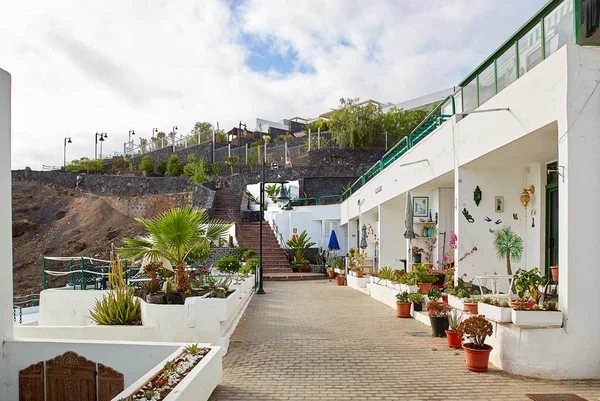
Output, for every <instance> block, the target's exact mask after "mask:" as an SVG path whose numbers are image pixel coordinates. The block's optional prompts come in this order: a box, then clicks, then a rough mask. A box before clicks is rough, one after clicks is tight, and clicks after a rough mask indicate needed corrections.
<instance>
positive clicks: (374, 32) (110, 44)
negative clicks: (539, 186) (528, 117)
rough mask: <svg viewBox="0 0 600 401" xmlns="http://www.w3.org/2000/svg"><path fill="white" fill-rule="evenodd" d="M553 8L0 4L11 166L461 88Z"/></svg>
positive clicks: (74, 0) (282, 1)
mask: <svg viewBox="0 0 600 401" xmlns="http://www.w3.org/2000/svg"><path fill="white" fill-rule="evenodd" d="M545 3H546V0H503V1H498V0H452V1H444V0H420V1H414V0H374V1H365V0H328V1H322V0H321V1H319V0H302V1H297V0H296V1H291V0H289V1H288V0H176V1H175V0H170V1H169V0H146V1H131V0H103V1H92V0H90V1H81V0H54V1H49V0H28V1H14V0H0V38H2V39H1V40H0V68H2V69H4V70H6V71H8V72H10V73H11V75H12V166H13V168H24V167H25V166H30V167H31V168H32V169H34V170H39V169H41V168H42V165H54V166H58V165H62V163H63V150H64V138H66V137H70V138H71V139H72V143H71V144H68V146H67V160H68V161H69V160H72V159H75V158H80V157H84V156H85V157H90V158H93V157H94V144H95V141H94V139H95V133H96V132H106V133H107V134H108V138H107V140H106V141H105V142H104V147H103V153H104V154H112V153H113V152H122V151H123V143H124V142H126V141H127V140H128V132H129V130H135V132H136V136H135V140H136V143H138V141H139V138H140V137H145V138H149V137H150V136H151V134H152V129H153V128H155V127H156V128H158V129H159V130H160V131H165V132H169V131H171V129H172V127H173V126H177V127H178V133H179V134H188V133H189V132H190V130H191V129H192V128H193V126H194V124H195V122H196V121H208V122H211V123H212V124H214V125H215V126H216V124H217V123H219V126H220V128H223V129H226V130H229V129H231V128H232V127H233V126H237V125H238V123H239V122H240V121H241V122H243V123H246V124H247V125H248V128H252V129H253V128H255V126H256V118H263V119H268V120H274V121H279V120H282V119H284V118H291V117H296V116H300V117H305V118H311V117H315V116H317V115H319V114H321V113H324V112H326V111H328V110H331V109H333V108H335V107H336V106H337V105H338V104H339V99H340V98H342V97H353V98H354V97H359V98H361V99H363V100H366V99H375V100H378V101H382V102H392V103H398V102H401V101H405V100H409V99H411V98H415V97H419V96H422V95H425V94H428V93H431V92H435V91H439V90H442V89H446V88H449V87H452V86H456V85H457V84H458V83H459V82H460V81H461V80H462V79H463V78H464V77H465V76H466V75H468V73H469V72H471V71H472V70H473V69H474V68H475V67H477V65H479V64H480V63H481V62H482V61H483V60H484V59H485V58H486V57H487V56H489V55H490V54H491V53H492V52H493V51H494V50H495V49H496V48H497V47H498V46H499V45H500V44H502V42H504V41H505V40H506V39H507V38H508V37H509V36H510V35H511V34H512V33H513V32H514V31H516V30H517V29H518V28H519V27H520V26H521V25H522V24H523V23H524V22H526V21H527V20H528V19H529V18H530V17H531V16H532V15H533V14H534V13H535V12H536V11H537V10H539V9H540V8H541V7H542V6H543V5H544V4H545Z"/></svg>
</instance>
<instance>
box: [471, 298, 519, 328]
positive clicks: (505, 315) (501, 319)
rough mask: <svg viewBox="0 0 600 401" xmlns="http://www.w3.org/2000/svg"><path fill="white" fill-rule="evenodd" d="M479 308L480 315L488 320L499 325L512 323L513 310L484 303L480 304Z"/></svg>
mask: <svg viewBox="0 0 600 401" xmlns="http://www.w3.org/2000/svg"><path fill="white" fill-rule="evenodd" d="M477 308H478V311H479V314H480V315H483V316H485V317H486V319H488V320H491V321H493V322H498V323H510V322H512V315H511V311H512V309H511V308H501V307H499V306H494V305H489V304H484V303H483V302H479V303H478V306H477Z"/></svg>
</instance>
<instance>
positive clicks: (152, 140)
mask: <svg viewBox="0 0 600 401" xmlns="http://www.w3.org/2000/svg"><path fill="white" fill-rule="evenodd" d="M157 133H158V128H152V135H151V136H150V141H151V144H150V147H149V149H152V145H153V144H154V134H157Z"/></svg>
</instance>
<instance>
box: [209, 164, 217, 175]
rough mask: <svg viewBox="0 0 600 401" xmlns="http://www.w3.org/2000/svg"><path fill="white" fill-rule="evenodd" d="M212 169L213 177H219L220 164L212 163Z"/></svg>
mask: <svg viewBox="0 0 600 401" xmlns="http://www.w3.org/2000/svg"><path fill="white" fill-rule="evenodd" d="M210 169H211V170H212V172H213V175H219V163H211V164H210Z"/></svg>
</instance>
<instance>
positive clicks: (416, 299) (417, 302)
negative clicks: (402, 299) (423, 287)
mask: <svg viewBox="0 0 600 401" xmlns="http://www.w3.org/2000/svg"><path fill="white" fill-rule="evenodd" d="M408 299H409V300H410V302H412V304H413V308H414V310H415V312H421V311H422V310H423V302H425V296H423V294H421V293H419V292H416V293H414V294H409V296H408Z"/></svg>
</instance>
